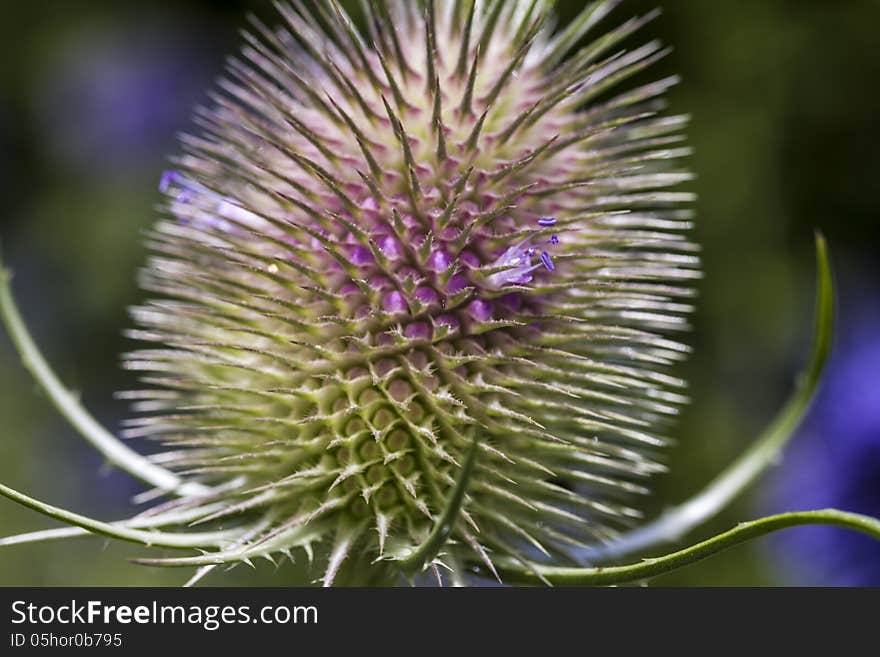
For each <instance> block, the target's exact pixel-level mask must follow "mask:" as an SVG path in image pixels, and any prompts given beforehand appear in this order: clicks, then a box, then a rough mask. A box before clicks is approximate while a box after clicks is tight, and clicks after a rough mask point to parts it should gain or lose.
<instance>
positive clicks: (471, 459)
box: [396, 438, 479, 572]
mask: <svg viewBox="0 0 880 657" xmlns="http://www.w3.org/2000/svg"><path fill="white" fill-rule="evenodd" d="M478 445H479V439H478V438H474V440H473V442H472V443H471V446H470V447H469V448H468V452H467V455H466V456H465V461H464V464H463V465H462V467H461V471H460V472H459V473H458V479H457V480H456V482H455V488H453V489H452V493H451V494H450V495H449V499H448V500H447V501H446V506H445V507H444V508H443V513H442V514H441V515H440V517H439V518H438V519H437V522H436V523H435V525H434V527H433V528H432V529H431V533H430V534H428V537H427V538H426V539H425V540H424V542H422V543H421V544H420V545H419V546H418V547H416V548H415V549H414V550H413V551H412V552H410V553H409V554H408V555H406V556H404V557H402V558H400V559H398V560H397V561H396V564H397V566H398V567H399V568H400V569H401V570H403V571H404V572H416V571H421V570H422V569H423V568H424V567H425V566H427V565H428V564H429V563H431V562H432V561H433V560H434V557H436V556H437V554H438V553H439V552H440V550H441V549H442V548H443V546H444V545H445V544H446V541H447V539H449V536H450V534H452V530H453V529H454V528H455V523H456V521H457V520H458V516H459V514H460V513H461V507H462V504H463V503H464V495H465V492H466V491H467V487H468V484H469V483H470V479H471V473H472V472H473V470H474V463H475V462H476V460H477V447H478Z"/></svg>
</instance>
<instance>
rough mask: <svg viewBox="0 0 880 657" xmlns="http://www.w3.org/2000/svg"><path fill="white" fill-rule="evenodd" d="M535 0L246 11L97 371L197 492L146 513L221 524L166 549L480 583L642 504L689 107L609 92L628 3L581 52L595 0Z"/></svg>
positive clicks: (624, 521) (678, 261) (616, 78)
mask: <svg viewBox="0 0 880 657" xmlns="http://www.w3.org/2000/svg"><path fill="white" fill-rule="evenodd" d="M548 4H549V3H547V2H544V1H542V0H514V1H499V0H495V1H492V2H468V1H466V0H455V1H450V2H442V3H435V2H433V1H431V0H428V1H427V2H426V3H419V2H407V1H404V0H379V1H376V2H363V3H362V7H363V24H364V25H365V27H364V29H363V30H360V29H359V28H357V27H356V26H355V24H354V21H353V20H352V18H351V17H349V15H347V14H346V13H345V11H344V10H343V9H342V8H341V7H340V6H339V5H338V3H337V2H336V1H335V0H329V1H327V2H315V3H314V4H309V5H308V6H305V5H303V4H301V3H300V2H294V3H293V4H292V5H287V4H279V5H278V10H279V12H280V13H281V15H282V17H283V19H284V24H283V26H282V27H279V28H277V29H270V28H268V27H266V26H264V25H263V24H262V23H260V22H258V21H254V30H253V33H252V34H246V35H245V39H246V44H245V46H244V48H243V50H242V52H241V56H240V57H237V58H234V59H230V60H229V65H228V76H227V77H226V79H224V80H222V81H221V82H220V84H219V87H220V88H219V90H218V91H217V93H216V94H214V95H213V96H212V105H211V107H209V108H204V109H201V110H199V111H198V113H197V116H198V121H199V124H200V127H201V130H202V131H201V134H199V135H190V136H185V137H183V138H182V145H183V153H182V155H180V157H178V158H177V160H176V161H175V165H174V169H173V170H172V171H169V172H167V173H166V174H165V175H164V176H163V178H162V181H161V190H162V192H163V193H164V198H165V201H166V203H165V210H166V211H167V218H166V219H164V220H162V221H160V222H159V223H158V224H157V225H156V226H155V229H154V231H153V232H152V234H151V236H150V239H149V246H150V247H151V248H152V250H153V251H154V252H155V256H154V257H153V258H152V259H151V261H150V263H149V266H148V268H146V270H145V271H144V272H143V276H142V284H143V287H144V288H145V289H146V290H148V291H149V292H151V293H154V294H155V295H157V299H156V300H153V301H150V302H148V303H147V304H146V305H144V306H142V307H140V308H137V309H135V310H134V317H135V320H136V322H137V324H138V326H139V328H138V330H136V331H133V332H132V336H133V337H135V338H137V339H139V340H144V341H147V342H152V343H156V346H155V347H150V348H145V349H142V350H140V351H137V352H135V353H133V354H130V355H128V356H127V357H126V361H125V362H126V365H127V367H129V368H130V369H132V370H138V371H140V372H142V373H143V380H144V381H145V382H146V383H147V384H149V388H148V389H145V390H141V391H136V392H131V393H126V395H125V396H126V397H128V398H130V399H134V400H135V405H136V407H137V409H138V410H139V411H141V412H143V414H142V415H140V416H139V417H138V418H136V419H134V420H132V421H130V423H129V425H128V427H127V432H128V434H129V435H130V436H147V437H151V438H155V439H157V440H159V441H161V443H162V445H164V446H165V447H166V448H167V449H166V451H165V452H163V453H162V454H161V455H160V456H157V457H156V459H157V461H158V462H159V463H161V464H162V465H163V466H165V467H168V468H173V469H175V470H176V471H177V472H179V473H181V474H183V475H185V476H187V477H188V478H189V479H190V480H191V481H194V482H198V483H199V484H201V488H200V489H199V491H200V492H199V493H198V494H192V495H185V496H183V497H181V498H179V499H177V500H174V501H172V502H169V503H166V504H165V505H163V506H160V507H158V510H157V511H156V512H155V513H164V512H166V511H169V510H171V509H175V510H176V511H179V512H181V513H182V515H183V516H184V517H185V518H186V521H187V522H188V523H197V524H200V525H205V526H217V527H222V528H223V530H224V531H228V532H229V536H230V538H229V540H228V541H227V542H226V543H224V544H222V545H219V546H217V545H213V546H212V547H213V548H219V549H215V550H214V551H211V552H209V553H208V554H206V555H205V556H204V557H195V558H184V559H177V560H170V561H169V563H176V564H195V565H212V564H219V563H224V562H233V563H236V562H240V561H247V560H249V559H251V558H254V557H258V556H266V557H270V558H271V557H272V556H273V555H276V554H278V553H284V554H290V553H291V551H294V552H295V551H296V550H297V549H299V548H301V549H303V550H305V551H306V552H307V553H308V554H310V555H312V554H314V553H317V555H318V557H319V560H320V561H321V562H322V563H323V564H324V568H325V574H324V577H323V581H324V582H325V583H326V584H329V583H331V582H333V581H334V578H335V577H336V576H337V573H338V571H339V568H340V565H341V564H342V563H343V561H344V560H345V559H346V557H347V556H349V555H350V554H352V553H354V554H357V555H360V556H363V557H365V561H363V563H367V564H370V563H375V565H373V566H370V568H376V569H387V568H389V567H390V568H392V569H393V567H394V566H395V565H397V566H399V567H400V568H401V569H403V570H404V571H407V569H408V568H411V569H412V570H413V571H418V570H420V569H422V568H425V567H428V566H434V567H436V566H437V565H443V566H446V567H448V568H449V569H451V570H452V571H454V572H455V573H456V574H457V575H461V574H462V573H463V572H465V570H466V569H467V570H470V569H479V570H481V571H482V572H486V573H491V572H494V563H495V561H496V560H497V559H515V560H519V561H520V562H529V561H534V560H539V561H541V560H543V561H546V562H552V563H570V562H572V561H573V560H574V558H575V556H574V555H575V554H576V552H577V550H578V548H580V547H582V546H585V545H589V544H593V543H595V542H597V541H602V540H606V539H608V538H610V537H612V536H613V535H614V534H615V532H616V531H617V530H619V529H620V528H623V527H626V526H627V525H628V524H631V523H632V522H633V520H634V519H636V518H638V517H639V514H638V511H637V510H636V509H635V508H633V504H632V498H633V496H637V495H639V494H643V493H645V492H646V490H647V489H646V488H645V480H646V478H647V477H648V476H649V475H651V474H652V473H656V472H658V471H659V470H661V469H662V466H661V465H660V464H659V462H658V457H659V450H660V448H661V447H662V446H663V445H664V443H665V440H664V438H663V437H662V435H661V434H662V432H663V427H664V426H665V424H666V423H667V419H666V418H668V417H669V416H672V415H674V414H675V412H676V406H677V405H678V404H679V403H680V402H682V401H683V397H682V396H681V394H680V393H679V392H677V391H676V389H677V388H679V387H680V386H681V385H682V383H681V381H680V380H678V379H676V378H674V377H672V376H670V375H669V373H668V372H667V369H668V367H669V366H671V365H673V364H674V363H675V362H676V361H678V360H679V359H680V358H682V356H683V355H684V354H685V353H686V351H687V350H686V348H685V347H684V346H682V345H681V344H679V343H677V342H674V341H672V340H671V339H669V338H668V337H666V335H667V333H668V332H669V331H676V330H680V329H683V328H684V327H685V325H686V321H685V319H684V317H685V315H686V314H687V313H688V312H689V310H690V307H689V305H688V303H687V297H689V296H690V291H689V289H688V288H687V282H688V281H690V280H691V279H694V278H695V277H696V276H697V275H698V272H697V260H696V258H695V256H694V255H693V251H694V247H693V246H692V245H691V244H690V243H689V242H688V241H687V239H686V237H685V236H684V233H683V231H686V229H688V227H689V222H688V219H689V213H688V212H687V211H686V210H682V209H681V207H680V205H681V204H682V203H683V202H686V201H688V200H689V198H690V197H689V195H688V194H686V193H682V192H677V191H669V188H672V187H674V186H676V185H678V184H680V183H682V182H684V181H686V180H688V178H689V176H688V174H687V173H685V172H683V171H681V170H680V169H679V168H678V165H677V164H676V160H677V159H678V158H680V157H681V156H683V155H685V154H686V153H687V151H686V149H685V148H684V147H682V146H681V137H680V135H679V131H680V129H681V128H682V127H683V126H684V124H685V121H686V120H685V118H684V117H676V116H666V115H663V113H662V112H663V110H664V104H663V102H662V99H661V97H662V95H663V93H664V92H665V91H666V90H667V89H668V88H669V87H670V86H671V85H673V84H674V83H675V81H676V80H675V79H673V78H670V79H665V80H662V81H660V82H654V83H649V84H644V85H642V86H636V87H634V88H630V89H628V90H626V91H622V92H621V91H615V89H616V88H617V86H618V85H619V84H620V83H621V82H623V81H624V80H626V79H628V78H630V77H632V76H635V75H637V74H639V73H640V72H642V71H643V69H645V68H647V67H648V66H650V65H651V64H652V63H654V62H655V61H656V60H657V59H659V58H661V57H662V56H663V55H664V54H665V52H666V51H665V50H663V49H662V48H661V46H660V45H659V44H658V43H656V42H652V43H649V44H648V45H645V46H642V47H639V48H636V49H634V50H629V51H627V50H621V49H620V48H621V42H623V41H624V40H626V39H627V38H628V37H629V36H630V35H631V34H632V33H633V32H635V31H636V30H637V29H639V28H640V27H641V26H642V25H643V24H644V23H645V22H646V21H648V20H649V19H650V18H651V17H652V16H650V15H649V16H645V17H642V18H638V19H634V20H631V21H629V22H626V23H624V24H623V25H621V26H620V27H617V28H616V29H613V30H611V31H610V32H608V33H607V34H605V35H604V36H602V37H601V38H599V39H597V40H595V41H592V42H590V43H587V44H586V45H579V44H581V43H582V42H583V39H582V37H584V35H586V34H587V32H589V31H590V30H591V29H592V28H594V27H595V25H596V24H597V23H598V22H599V21H600V20H602V19H603V18H604V17H605V16H606V14H607V13H608V12H609V11H610V10H611V9H612V8H613V7H614V5H616V4H617V2H616V1H614V0H598V1H596V2H593V3H591V4H589V5H588V6H587V7H586V8H585V9H584V10H583V11H582V13H581V14H580V15H579V16H578V17H577V18H576V19H575V20H574V21H573V22H572V23H571V24H569V25H567V26H565V27H563V28H561V29H555V28H554V26H553V25H552V24H551V19H552V14H551V11H550V9H549V8H548ZM180 515H181V514H178V516H180ZM435 539H436V540H435ZM206 547H207V546H206ZM349 561H352V559H350V560H349Z"/></svg>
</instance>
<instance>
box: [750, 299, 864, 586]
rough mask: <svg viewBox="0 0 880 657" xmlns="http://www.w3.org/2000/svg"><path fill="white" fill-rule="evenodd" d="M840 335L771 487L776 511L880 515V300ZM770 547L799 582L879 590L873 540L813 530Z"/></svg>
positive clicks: (770, 502)
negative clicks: (813, 401) (832, 510)
mask: <svg viewBox="0 0 880 657" xmlns="http://www.w3.org/2000/svg"><path fill="white" fill-rule="evenodd" d="M847 315H849V316H847ZM840 331H841V335H840V337H839V339H838V341H837V345H836V350H835V353H834V354H833V356H832V361H831V363H830V365H829V368H828V371H827V373H826V377H825V381H824V384H823V387H822V389H821V391H820V393H819V397H818V398H817V400H816V405H815V407H814V409H813V411H812V413H811V415H810V418H809V421H808V423H807V425H806V426H805V428H804V430H803V431H802V432H801V435H800V436H798V437H797V438H796V439H795V440H794V444H793V445H792V446H791V448H790V449H789V451H788V452H787V453H786V455H785V460H784V461H783V465H782V468H781V469H780V471H778V472H777V473H775V476H774V477H773V481H772V482H771V484H770V486H769V488H768V496H767V500H766V503H767V506H769V507H770V508H769V509H768V510H770V511H784V510H794V509H807V508H816V509H819V508H825V507H835V508H839V509H844V510H846V511H855V512H858V513H865V514H868V515H872V516H880V294H877V295H874V296H872V297H871V298H868V299H864V300H863V301H862V303H861V304H859V307H858V309H857V311H856V312H853V313H845V314H844V317H843V319H842V321H841V322H840ZM771 545H772V550H773V552H774V557H775V558H776V559H777V560H778V561H779V563H780V566H781V568H782V570H783V571H784V572H785V573H786V576H790V577H793V578H794V579H796V580H798V581H803V580H804V579H808V580H809V581H807V582H806V583H808V584H818V585H828V586H880V545H878V543H877V542H876V541H872V540H871V539H870V538H868V537H865V536H862V535H860V534H855V533H852V532H845V531H842V530H839V529H834V528H830V527H810V528H802V529H797V530H792V531H790V532H788V533H786V534H783V535H781V536H780V537H778V538H777V539H776V540H774V541H772V543H771ZM807 573H809V575H808V576H807Z"/></svg>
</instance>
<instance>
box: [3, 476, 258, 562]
mask: <svg viewBox="0 0 880 657" xmlns="http://www.w3.org/2000/svg"><path fill="white" fill-rule="evenodd" d="M0 495H2V496H4V497H7V498H9V499H10V500H12V501H13V502H18V503H19V504H21V505H23V506H26V507H29V508H31V509H34V510H35V511H39V512H40V513H42V514H43V515H46V516H49V517H50V518H55V519H56V520H61V521H62V522H66V523H67V524H69V525H76V526H77V527H82V528H83V529H85V530H87V531H89V532H90V533H92V534H101V535H103V536H109V537H110V538H117V539H119V540H122V541H129V542H130V543H139V544H141V545H147V546H151V547H166V548H181V549H185V548H200V547H222V546H223V545H226V544H227V543H229V542H231V541H232V540H234V539H235V538H236V537H237V536H239V534H240V533H241V532H239V531H234V530H233V531H217V532H203V533H195V532H187V533H181V534H173V533H170V532H159V531H145V530H141V529H132V528H131V527H125V526H122V525H112V524H110V523H106V522H101V521H100V520H95V519H94V518H89V517H88V516H82V515H80V514H78V513H73V512H72V511H67V510H66V509H61V508H59V507H56V506H52V505H51V504H46V503H45V502H41V501H40V500H36V499H34V498H32V497H29V496H27V495H25V494H24V493H20V492H18V491H17V490H15V489H13V488H9V487H8V486H4V485H3V484H0Z"/></svg>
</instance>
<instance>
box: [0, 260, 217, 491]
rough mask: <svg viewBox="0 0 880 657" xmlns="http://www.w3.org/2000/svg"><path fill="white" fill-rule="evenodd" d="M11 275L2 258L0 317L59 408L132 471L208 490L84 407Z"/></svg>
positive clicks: (178, 487)
mask: <svg viewBox="0 0 880 657" xmlns="http://www.w3.org/2000/svg"><path fill="white" fill-rule="evenodd" d="M11 278H12V275H11V274H10V272H9V271H7V270H5V269H3V268H2V261H0V317H2V319H3V323H4V324H5V325H6V329H7V330H8V331H9V336H10V337H11V338H12V342H13V343H14V344H15V347H16V349H17V350H18V353H19V355H20V356H21V360H22V363H23V364H24V366H25V368H26V369H27V370H28V371H29V372H30V373H31V374H32V375H33V377H34V379H35V380H36V382H37V383H38V384H39V385H40V387H41V388H42V389H43V390H44V391H45V393H46V395H47V396H48V397H49V399H50V400H51V401H52V403H53V404H54V405H55V408H56V409H58V411H59V412H60V413H61V414H62V415H63V416H64V417H65V418H66V419H67V421H68V422H70V424H71V425H73V427H74V428H75V429H76V430H77V431H78V432H79V433H80V435H82V437H83V438H85V439H86V440H87V441H89V442H90V443H91V444H92V445H93V446H94V447H95V449H97V450H98V451H99V452H101V454H103V455H104V457H105V458H106V459H107V460H108V461H109V462H110V463H112V464H113V465H115V466H117V467H119V468H121V469H122V470H124V471H126V472H128V473H129V474H130V475H132V476H134V477H137V478H138V479H140V480H141V481H143V482H145V483H147V484H150V485H151V486H155V487H156V488H159V489H162V490H164V491H169V492H174V493H176V494H178V495H198V494H203V493H205V492H207V490H208V489H207V488H206V487H205V486H203V485H202V484H199V483H196V482H187V481H184V480H183V479H181V478H180V477H179V476H177V475H176V474H174V473H173V472H171V471H169V470H166V469H165V468H163V467H161V466H158V465H156V464H155V463H152V462H150V461H149V460H148V459H147V458H146V457H144V456H143V455H141V454H138V453H137V452H135V451H134V450H132V449H131V448H130V447H128V446H126V445H125V444H123V443H122V442H121V441H120V440H119V439H118V438H116V436H114V435H113V434H111V433H110V432H109V431H107V430H106V429H105V428H104V427H102V426H101V425H100V423H98V421H97V420H95V418H93V417H92V416H91V415H90V414H89V413H88V412H87V411H86V410H85V409H84V408H83V407H82V405H81V404H80V403H79V400H77V398H76V397H75V396H74V395H72V394H71V393H70V391H68V390H67V389H66V388H65V387H64V385H63V384H62V383H61V381H60V380H59V379H58V377H57V376H56V375H55V373H54V372H53V371H52V368H51V367H49V364H48V363H47V362H46V360H45V359H44V358H43V355H42V354H41V353H40V350H39V349H38V348H37V345H36V344H35V343H34V341H33V339H32V338H31V336H30V333H29V332H28V330H27V327H26V326H25V323H24V321H23V320H22V318H21V314H20V313H19V312H18V308H17V307H16V305H15V299H14V297H13V295H12V289H11V287H10V280H11Z"/></svg>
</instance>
